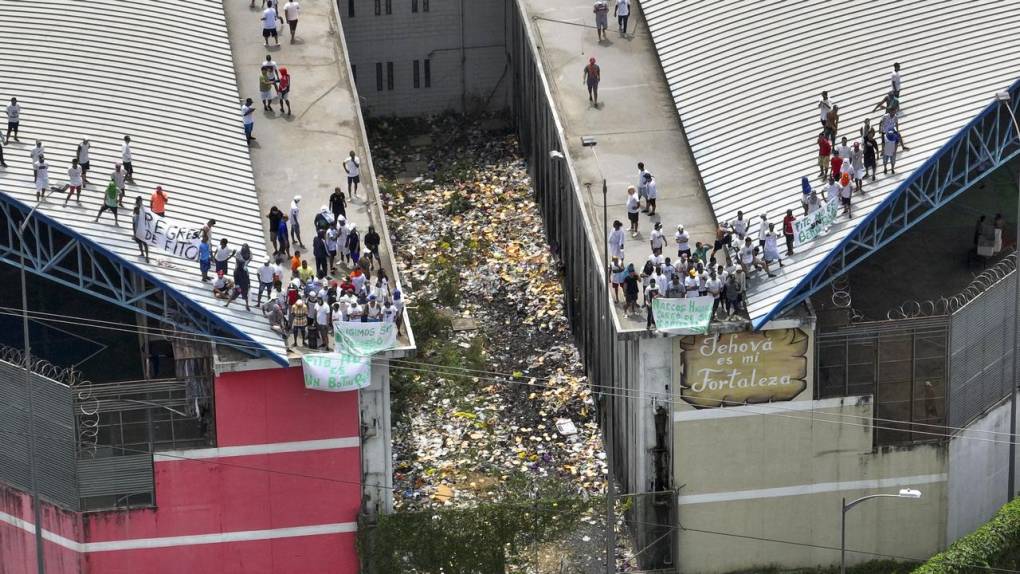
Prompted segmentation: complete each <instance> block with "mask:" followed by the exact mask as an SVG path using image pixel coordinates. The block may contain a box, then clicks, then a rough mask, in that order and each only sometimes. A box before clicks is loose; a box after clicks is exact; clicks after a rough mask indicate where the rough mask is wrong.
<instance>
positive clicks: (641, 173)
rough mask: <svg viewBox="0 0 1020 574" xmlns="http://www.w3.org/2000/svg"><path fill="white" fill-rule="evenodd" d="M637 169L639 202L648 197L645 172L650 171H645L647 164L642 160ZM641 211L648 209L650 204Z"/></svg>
mask: <svg viewBox="0 0 1020 574" xmlns="http://www.w3.org/2000/svg"><path fill="white" fill-rule="evenodd" d="M637 169H638V174H637V192H638V193H637V196H638V202H640V201H641V200H642V199H644V198H645V197H647V196H646V195H645V192H646V191H647V188H646V187H645V174H646V173H648V172H647V171H645V164H644V162H641V161H639V162H638V164H637ZM641 211H648V206H647V205H646V206H645V208H644V209H642V210H641Z"/></svg>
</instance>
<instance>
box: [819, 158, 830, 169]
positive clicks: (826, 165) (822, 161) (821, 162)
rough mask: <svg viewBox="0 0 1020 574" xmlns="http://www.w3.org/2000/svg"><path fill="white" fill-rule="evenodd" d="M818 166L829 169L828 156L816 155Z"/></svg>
mask: <svg viewBox="0 0 1020 574" xmlns="http://www.w3.org/2000/svg"><path fill="white" fill-rule="evenodd" d="M818 167H819V168H820V169H823V170H824V169H829V156H825V155H819V156H818Z"/></svg>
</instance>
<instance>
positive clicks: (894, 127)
mask: <svg viewBox="0 0 1020 574" xmlns="http://www.w3.org/2000/svg"><path fill="white" fill-rule="evenodd" d="M878 129H879V131H880V132H881V133H882V138H883V141H885V139H886V138H885V134H887V133H889V132H896V136H897V139H896V141H897V145H899V146H901V147H903V151H910V148H908V147H907V146H906V143H904V141H903V134H902V133H900V120H899V118H897V117H896V110H894V109H893V110H886V112H885V115H884V116H882V121H881V122H880V123H879V124H878ZM893 152H894V153H893V155H895V150H893Z"/></svg>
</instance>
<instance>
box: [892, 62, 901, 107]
mask: <svg viewBox="0 0 1020 574" xmlns="http://www.w3.org/2000/svg"><path fill="white" fill-rule="evenodd" d="M892 68H893V71H892V73H891V74H889V87H890V88H891V89H892V94H893V95H894V96H896V97H897V98H899V97H900V63H899V62H895V63H893V65H892Z"/></svg>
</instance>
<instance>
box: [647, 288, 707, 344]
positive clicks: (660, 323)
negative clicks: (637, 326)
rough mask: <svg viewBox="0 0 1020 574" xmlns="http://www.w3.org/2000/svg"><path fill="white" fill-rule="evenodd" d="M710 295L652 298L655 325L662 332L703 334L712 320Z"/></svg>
mask: <svg viewBox="0 0 1020 574" xmlns="http://www.w3.org/2000/svg"><path fill="white" fill-rule="evenodd" d="M714 303H715V299H714V298H713V297H711V296H706V297H689V298H686V299H673V298H666V297H658V298H656V299H653V300H652V316H653V317H654V318H655V327H656V329H658V330H659V331H661V332H663V333H672V334H677V335H703V334H705V333H707V332H708V325H709V323H711V321H712V306H713V304H714Z"/></svg>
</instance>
